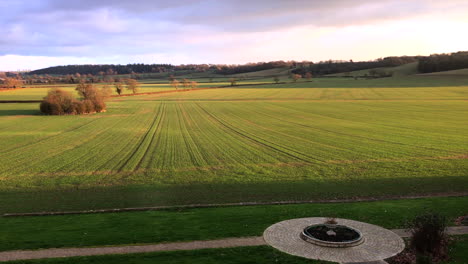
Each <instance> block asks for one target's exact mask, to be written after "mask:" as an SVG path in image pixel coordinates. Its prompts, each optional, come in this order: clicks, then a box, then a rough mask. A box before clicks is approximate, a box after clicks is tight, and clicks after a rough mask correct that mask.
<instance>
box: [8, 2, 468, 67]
mask: <svg viewBox="0 0 468 264" xmlns="http://www.w3.org/2000/svg"><path fill="white" fill-rule="evenodd" d="M467 14H468V1H467V0H442V1H440V0H379V1H376V0H352V1H351V0H327V1H325V0H222V1H221V0H201V1H197V0H177V1H168V0H163V1H159V0H79V1H68V0H0V71H8V70H34V69H39V68H43V67H48V66H56V65H67V64H108V63H114V64H127V63H170V64H191V63H197V64H198V63H209V64H242V63H248V62H260V61H274V60H297V61H302V60H308V61H315V62H317V61H321V60H328V59H333V60H350V59H353V60H370V59H376V58H380V57H386V56H400V55H429V54H433V53H448V52H455V51H461V50H468V34H467V32H466V30H467V29H468V15H467Z"/></svg>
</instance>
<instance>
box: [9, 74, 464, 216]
mask: <svg viewBox="0 0 468 264" xmlns="http://www.w3.org/2000/svg"><path fill="white" fill-rule="evenodd" d="M320 81H321V80H320ZM328 81H329V82H330V83H329V84H331V83H333V81H332V80H328ZM340 81H341V80H340ZM371 81H373V80H371ZM376 81H379V82H384V81H385V80H376ZM318 82H319V81H317V83H316V82H312V83H297V84H287V85H278V86H275V85H273V86H270V88H268V87H269V86H268V85H264V86H253V87H251V88H244V87H242V88H224V89H213V90H202V91H194V92H187V93H173V94H164V95H146V96H134V97H122V98H114V99H112V100H111V101H109V102H108V111H107V112H106V113H100V114H94V115H82V116H42V115H39V111H38V110H37V109H38V105H37V104H0V137H1V138H2V140H1V141H0V158H1V160H2V163H1V164H0V190H1V192H0V198H1V199H2V201H5V202H4V203H1V204H0V212H22V211H41V210H58V209H64V210H73V209H88V208H89V209H92V208H108V207H123V206H150V205H174V204H187V203H190V204H191V203H226V202H241V201H278V200H308V199H333V198H352V197H387V196H395V195H416V194H428V193H442V192H465V191H467V186H468V159H467V158H466V157H467V153H468V133H466V131H467V128H468V124H467V122H466V116H467V114H468V105H467V104H466V100H467V99H468V88H467V87H464V86H461V87H457V86H450V85H449V86H447V87H407V88H307V87H308V86H307V85H312V86H314V85H319V83H318ZM336 82H338V81H335V83H336ZM349 82H354V81H349V80H348V83H349ZM357 82H358V83H362V82H366V80H359V81H357ZM446 82H447V81H446ZM390 84H391V83H389V82H388V81H387V85H390ZM451 84H452V85H453V83H451ZM295 85H296V86H297V87H296V86H295ZM156 86H157V85H156ZM283 86H284V88H277V87H283ZM157 87H159V86H157ZM271 87H275V88H271ZM286 87H287V88H286ZM294 87H296V88H294ZM70 89H71V88H70ZM148 89H153V88H148ZM155 89H156V88H155ZM157 89H159V88H157ZM25 90H27V89H24V90H17V91H18V92H19V91H25ZM2 93H6V92H2ZM2 95H3V94H2ZM0 96H1V95H0Z"/></svg>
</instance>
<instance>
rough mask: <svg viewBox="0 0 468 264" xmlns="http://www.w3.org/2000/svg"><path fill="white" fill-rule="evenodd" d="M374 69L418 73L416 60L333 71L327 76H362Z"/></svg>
mask: <svg viewBox="0 0 468 264" xmlns="http://www.w3.org/2000/svg"><path fill="white" fill-rule="evenodd" d="M371 70H376V71H384V72H386V73H392V74H393V76H407V75H412V74H417V73H418V62H412V63H407V64H403V65H400V66H396V67H380V68H372V69H365V70H359V71H352V72H347V73H335V74H329V75H327V76H341V77H342V76H364V75H366V74H367V75H369V71H371Z"/></svg>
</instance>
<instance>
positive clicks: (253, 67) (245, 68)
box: [215, 61, 293, 74]
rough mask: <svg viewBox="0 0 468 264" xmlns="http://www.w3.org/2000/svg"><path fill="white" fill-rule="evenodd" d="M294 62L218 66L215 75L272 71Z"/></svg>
mask: <svg viewBox="0 0 468 264" xmlns="http://www.w3.org/2000/svg"><path fill="white" fill-rule="evenodd" d="M291 65H293V62H285V61H270V62H258V63H247V64H244V65H217V66H216V67H215V73H219V74H236V73H246V72H255V71H263V70H270V69H275V68H283V67H290V66H291Z"/></svg>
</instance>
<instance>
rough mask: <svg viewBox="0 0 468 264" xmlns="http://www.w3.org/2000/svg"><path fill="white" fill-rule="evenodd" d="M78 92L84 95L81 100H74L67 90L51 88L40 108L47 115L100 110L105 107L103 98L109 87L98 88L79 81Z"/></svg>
mask: <svg viewBox="0 0 468 264" xmlns="http://www.w3.org/2000/svg"><path fill="white" fill-rule="evenodd" d="M77 90H79V93H80V94H81V95H83V96H86V97H85V98H83V99H82V100H81V101H79V100H76V99H75V98H74V97H73V95H72V94H71V93H69V92H66V91H63V90H60V89H52V90H50V91H49V92H48V93H47V96H46V97H44V100H43V101H42V102H41V104H40V110H41V112H42V113H44V114H48V115H65V114H69V115H75V114H78V115H79V114H86V113H95V112H102V111H104V110H105V109H106V103H105V98H106V96H107V92H108V91H109V88H103V89H101V90H98V89H96V88H94V86H92V85H88V84H84V83H80V84H79V85H78V87H77Z"/></svg>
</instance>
